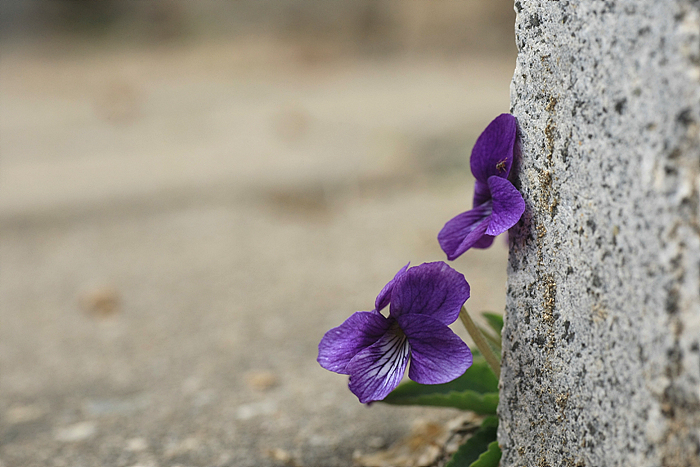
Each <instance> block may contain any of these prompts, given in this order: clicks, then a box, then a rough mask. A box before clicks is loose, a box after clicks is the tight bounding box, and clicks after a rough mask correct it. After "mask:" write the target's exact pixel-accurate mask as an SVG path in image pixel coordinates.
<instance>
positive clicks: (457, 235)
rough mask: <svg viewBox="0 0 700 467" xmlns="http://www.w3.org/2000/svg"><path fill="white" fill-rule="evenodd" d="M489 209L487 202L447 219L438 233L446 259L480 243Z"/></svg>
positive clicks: (490, 208) (488, 220) (487, 222)
mask: <svg viewBox="0 0 700 467" xmlns="http://www.w3.org/2000/svg"><path fill="white" fill-rule="evenodd" d="M491 210H492V207H491V203H490V202H487V203H484V204H482V205H480V206H477V207H475V208H474V209H472V210H470V211H467V212H463V213H462V214H459V215H457V216H455V217H454V218H452V219H451V220H449V221H447V223H446V224H445V226H444V227H443V228H442V230H440V233H439V234H438V242H439V243H440V247H441V248H442V251H444V252H445V254H446V255H447V259H449V260H450V261H452V260H454V259H456V258H458V257H459V256H460V255H461V254H462V253H464V252H465V251H467V250H468V249H469V248H471V247H473V246H475V245H476V244H477V243H482V242H480V240H481V237H482V236H483V235H484V233H486V229H487V228H488V226H489V222H490V216H491Z"/></svg>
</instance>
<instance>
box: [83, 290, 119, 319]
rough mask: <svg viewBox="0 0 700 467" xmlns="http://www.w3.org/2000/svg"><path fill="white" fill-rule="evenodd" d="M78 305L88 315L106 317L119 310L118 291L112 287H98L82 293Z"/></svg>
mask: <svg viewBox="0 0 700 467" xmlns="http://www.w3.org/2000/svg"><path fill="white" fill-rule="evenodd" d="M79 301H80V305H81V307H82V308H83V310H85V312H87V313H88V314H90V315H93V316H96V317H100V318H106V317H108V316H112V315H114V314H116V313H117V312H118V311H119V305H120V300H119V292H118V291H117V289H115V288H114V287H109V286H105V287H100V288H96V289H93V290H91V291H89V292H86V293H84V294H83V295H82V296H81V297H80V300H79Z"/></svg>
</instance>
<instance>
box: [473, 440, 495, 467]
mask: <svg viewBox="0 0 700 467" xmlns="http://www.w3.org/2000/svg"><path fill="white" fill-rule="evenodd" d="M499 462H501V448H500V447H498V441H494V442H492V443H491V444H489V449H488V451H486V452H484V453H482V454H481V455H480V456H479V459H478V460H477V461H476V462H473V463H472V465H470V466H469V467H498V463H499Z"/></svg>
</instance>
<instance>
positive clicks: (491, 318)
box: [481, 312, 503, 336]
mask: <svg viewBox="0 0 700 467" xmlns="http://www.w3.org/2000/svg"><path fill="white" fill-rule="evenodd" d="M481 316H483V317H484V319H485V320H486V322H487V323H488V325H489V326H491V329H493V330H494V331H496V333H497V334H498V335H499V336H500V335H501V331H502V330H503V315H499V314H497V313H490V312H484V313H481Z"/></svg>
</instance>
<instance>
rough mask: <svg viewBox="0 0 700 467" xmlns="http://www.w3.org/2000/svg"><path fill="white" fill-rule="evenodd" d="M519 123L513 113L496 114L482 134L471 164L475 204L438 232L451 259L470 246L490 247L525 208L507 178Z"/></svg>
mask: <svg viewBox="0 0 700 467" xmlns="http://www.w3.org/2000/svg"><path fill="white" fill-rule="evenodd" d="M516 134H517V123H516V121H515V117H513V116H512V115H510V114H501V115H499V116H498V117H496V118H495V119H494V120H493V121H492V122H491V123H489V126H487V127H486V129H485V130H484V132H483V133H481V135H480V136H479V138H478V139H477V140H476V143H475V144H474V149H472V156H471V159H470V161H469V164H470V166H471V169H472V174H473V175H474V178H476V183H475V185H474V207H473V208H472V210H471V211H467V212H463V213H462V214H459V215H458V216H456V217H455V218H453V219H452V220H450V221H448V222H447V223H446V224H445V226H444V227H443V228H442V230H441V231H440V233H439V234H438V242H440V247H442V251H444V252H445V253H446V254H447V259H449V260H450V261H452V260H454V259H457V258H458V257H459V256H460V255H461V254H462V253H464V252H465V251H467V250H468V249H470V248H472V247H473V248H488V247H490V246H491V243H493V239H494V238H495V237H496V236H497V235H499V234H502V233H503V232H505V231H506V230H508V229H510V228H511V227H513V226H514V225H515V224H516V223H517V222H518V221H519V220H520V217H521V216H522V215H523V212H525V201H523V197H522V195H521V194H520V192H519V191H518V190H517V189H516V188H515V187H514V186H513V184H512V183H510V182H509V181H508V174H509V173H510V167H511V165H512V164H513V152H514V150H515V138H516Z"/></svg>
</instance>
